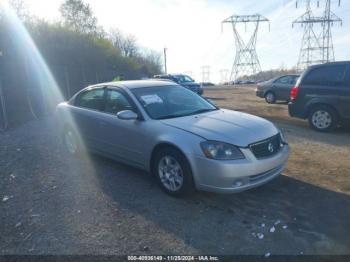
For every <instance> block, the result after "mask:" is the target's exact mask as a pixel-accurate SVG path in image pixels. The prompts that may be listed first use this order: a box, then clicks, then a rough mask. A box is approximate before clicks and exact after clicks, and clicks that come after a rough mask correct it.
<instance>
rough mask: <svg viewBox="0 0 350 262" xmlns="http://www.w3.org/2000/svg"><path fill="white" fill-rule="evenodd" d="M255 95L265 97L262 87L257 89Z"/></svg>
mask: <svg viewBox="0 0 350 262" xmlns="http://www.w3.org/2000/svg"><path fill="white" fill-rule="evenodd" d="M255 95H256V96H257V97H261V98H263V97H264V91H263V90H260V89H256V90H255Z"/></svg>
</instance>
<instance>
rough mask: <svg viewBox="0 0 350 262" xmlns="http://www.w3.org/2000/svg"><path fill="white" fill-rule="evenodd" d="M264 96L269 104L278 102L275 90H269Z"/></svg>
mask: <svg viewBox="0 0 350 262" xmlns="http://www.w3.org/2000/svg"><path fill="white" fill-rule="evenodd" d="M264 97H265V101H266V103H268V104H274V103H275V102H276V95H275V93H274V92H271V91H268V92H267V93H266V94H265V96H264Z"/></svg>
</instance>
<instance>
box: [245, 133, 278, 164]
mask: <svg viewBox="0 0 350 262" xmlns="http://www.w3.org/2000/svg"><path fill="white" fill-rule="evenodd" d="M281 142H282V141H281V136H280V134H277V135H275V136H273V137H270V138H268V139H265V140H263V141H260V142H257V143H253V144H250V145H249V148H250V150H251V151H252V152H253V154H254V156H255V157H256V158H265V157H270V156H273V155H275V154H277V153H278V151H279V150H280V149H281Z"/></svg>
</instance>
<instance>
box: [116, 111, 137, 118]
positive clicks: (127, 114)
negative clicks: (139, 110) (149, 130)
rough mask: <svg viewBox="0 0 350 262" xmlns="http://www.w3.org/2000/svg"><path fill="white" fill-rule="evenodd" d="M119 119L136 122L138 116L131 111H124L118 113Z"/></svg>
mask: <svg viewBox="0 0 350 262" xmlns="http://www.w3.org/2000/svg"><path fill="white" fill-rule="evenodd" d="M117 117H118V118H119V119H121V120H136V119H137V118H138V115H137V114H136V113H135V112H134V111H131V110H123V111H120V112H118V113H117Z"/></svg>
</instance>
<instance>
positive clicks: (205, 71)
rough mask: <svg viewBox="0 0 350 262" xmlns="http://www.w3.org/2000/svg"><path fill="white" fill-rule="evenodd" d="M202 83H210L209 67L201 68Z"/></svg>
mask: <svg viewBox="0 0 350 262" xmlns="http://www.w3.org/2000/svg"><path fill="white" fill-rule="evenodd" d="M201 75H202V82H203V83H205V82H210V66H201Z"/></svg>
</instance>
